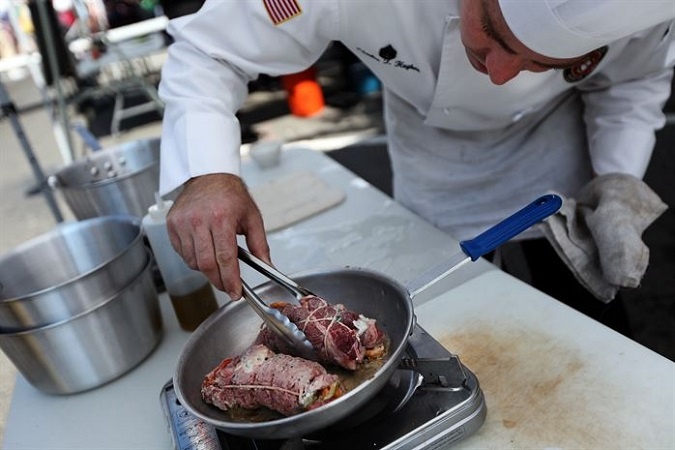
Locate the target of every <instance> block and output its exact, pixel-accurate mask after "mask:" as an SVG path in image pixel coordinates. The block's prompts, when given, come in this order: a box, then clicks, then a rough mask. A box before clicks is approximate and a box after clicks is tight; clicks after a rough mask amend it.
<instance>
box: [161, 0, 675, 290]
mask: <svg viewBox="0 0 675 450" xmlns="http://www.w3.org/2000/svg"><path fill="white" fill-rule="evenodd" d="M674 16H675V3H674V2H673V0H634V1H631V0H629V1H625V0H623V1H619V0H593V1H589V0H402V1H398V0H367V1H366V0H237V1H230V0H228V1H225V0H207V1H206V2H205V4H204V5H203V6H202V8H201V9H200V10H199V11H198V12H197V13H195V14H192V15H189V16H184V17H181V18H178V19H175V20H173V21H171V23H170V25H169V32H170V33H171V35H172V36H173V38H174V39H175V42H174V43H173V44H172V45H171V46H170V48H169V52H168V59H167V61H166V63H165V65H164V68H163V71H162V80H161V84H160V95H161V97H162V99H163V100H164V101H165V103H166V112H165V115H164V126H163V134H162V155H161V187H160V189H161V192H162V193H164V194H166V193H169V192H171V191H173V190H175V189H178V188H181V187H182V192H181V194H180V196H179V197H178V198H177V201H176V202H175V206H174V207H173V209H172V211H171V212H170V214H169V229H170V235H171V239H172V243H173V244H174V247H175V248H176V249H177V251H178V252H179V253H180V254H181V255H182V256H183V258H184V259H185V260H186V262H187V263H188V264H189V265H190V266H191V267H193V268H198V269H200V270H202V271H203V272H204V273H205V274H206V275H207V276H208V278H209V279H210V280H211V282H212V283H213V284H214V285H215V286H216V287H217V288H219V289H221V290H224V291H225V292H227V293H229V295H230V296H231V297H232V298H239V297H240V293H241V285H240V282H239V268H238V263H237V251H236V235H237V234H243V235H245V236H246V240H247V245H248V247H249V249H250V250H251V251H252V252H253V253H254V254H256V255H257V256H259V257H261V258H263V259H265V260H267V261H271V260H270V255H269V247H268V245H267V241H266V237H265V234H264V229H263V223H262V219H261V217H260V214H259V211H258V209H257V208H256V206H255V204H254V202H253V200H252V199H251V197H250V196H249V194H248V193H247V190H246V187H245V186H244V184H243V182H242V181H241V179H240V178H239V174H240V144H241V142H240V128H239V123H238V121H237V119H236V118H235V113H236V112H237V110H238V109H239V108H240V107H241V106H242V104H243V102H244V101H245V99H246V97H247V85H248V83H249V82H250V81H251V80H253V79H255V78H256V77H257V76H258V75H259V74H261V73H264V74H268V75H273V76H275V75H281V74H286V73H294V72H299V71H301V70H303V69H305V68H306V67H309V66H310V65H312V64H313V63H314V62H315V61H316V60H317V59H318V58H319V57H320V56H321V55H322V54H323V52H324V51H325V50H326V48H327V47H328V46H329V45H330V43H331V42H332V41H340V42H342V43H343V44H344V45H345V46H346V47H347V48H349V49H350V50H351V51H352V52H354V54H355V55H356V56H358V57H359V58H360V59H361V60H362V61H363V62H364V63H365V64H366V65H367V66H368V67H369V68H370V69H371V70H372V72H374V73H375V74H376V75H377V77H378V78H379V79H380V80H381V81H382V84H383V87H384V88H383V92H384V106H385V118H386V125H387V136H388V149H389V153H390V157H391V161H392V168H393V173H394V180H393V181H394V183H393V184H394V195H395V198H396V199H397V200H398V201H400V202H401V203H402V204H404V205H405V206H407V207H408V208H409V209H411V210H413V211H415V212H416V213H418V214H420V215H421V216H422V217H424V218H426V219H428V220H429V221H431V222H432V223H434V224H435V225H437V226H438V227H439V228H441V229H443V230H447V231H448V232H449V233H451V234H452V235H453V236H454V237H456V238H458V239H464V238H468V237H472V236H473V235H475V234H477V233H479V232H481V231H483V230H484V229H485V228H487V227H488V226H491V225H493V224H494V223H496V222H498V221H499V220H501V219H503V218H504V217H505V216H507V215H508V214H510V213H512V212H513V211H514V210H516V209H518V208H520V207H522V206H523V205H525V204H526V203H528V202H529V201H531V200H532V198H535V197H537V196H539V195H541V194H542V193H545V192H549V191H556V192H559V193H561V194H563V195H566V196H571V197H573V196H574V195H575V193H576V192H578V190H579V189H580V188H581V187H582V186H584V185H586V184H587V183H588V182H589V181H590V180H591V179H592V177H593V176H594V175H596V174H606V173H614V172H618V173H626V174H630V175H633V176H635V177H637V178H642V177H643V176H644V174H645V171H646V168H647V165H648V163H649V160H650V155H651V152H652V149H653V146H654V143H655V134H654V133H655V130H656V129H658V128H660V127H662V126H663V124H664V122H665V119H664V116H663V114H662V107H663V104H664V103H665V101H666V100H667V99H668V97H669V92H670V83H671V77H672V66H673V59H674V49H673V29H672V27H673V23H672V19H673V17H674ZM521 237H524V238H528V237H529V238H537V237H540V235H537V234H536V231H535V230H531V231H530V232H529V235H528V234H527V233H526V234H525V235H523V236H521Z"/></svg>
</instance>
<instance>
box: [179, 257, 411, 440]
mask: <svg viewBox="0 0 675 450" xmlns="http://www.w3.org/2000/svg"><path fill="white" fill-rule="evenodd" d="M293 278H294V279H295V280H297V281H298V282H299V283H300V284H302V285H303V286H306V287H308V288H309V289H310V290H312V291H313V292H316V293H317V294H318V295H321V296H322V297H324V298H326V299H328V300H329V301H332V302H335V303H342V304H344V305H345V306H347V307H348V308H349V309H352V310H354V311H357V312H360V313H362V314H364V315H366V316H368V317H372V318H375V319H377V321H378V323H379V325H380V326H381V327H382V328H383V329H384V331H385V332H386V333H387V335H388V337H389V339H390V346H389V351H388V357H387V361H386V362H385V363H384V365H383V366H382V367H381V368H380V369H379V370H378V371H377V372H376V373H375V374H374V375H373V377H372V378H371V379H369V380H366V381H364V382H363V383H361V384H360V385H359V386H358V387H356V388H355V389H353V390H351V391H350V392H348V393H347V394H345V395H344V396H342V397H340V398H338V399H337V400H334V401H332V402H330V403H328V404H327V405H324V406H322V407H319V408H317V409H314V410H311V411H308V412H304V413H301V414H298V415H295V416H290V417H285V418H282V419H278V420H271V421H268V422H260V423H253V422H240V421H234V420H232V419H231V418H230V417H229V416H228V415H227V414H226V413H225V412H223V411H221V410H219V409H218V408H216V407H214V406H211V405H209V404H207V403H205V402H204V401H203V400H202V397H201V384H202V380H203V379H204V376H205V375H206V374H207V373H208V372H209V371H211V370H212V369H213V368H214V367H215V366H217V365H218V364H219V363H220V362H221V361H222V360H223V359H224V358H227V357H232V356H235V355H238V354H241V353H243V352H244V350H245V349H246V348H247V347H248V346H250V345H251V344H252V343H253V341H254V340H255V337H256V335H257V333H258V330H259V328H260V324H261V321H260V319H259V318H258V316H257V315H256V314H255V312H253V309H252V308H251V307H250V306H248V305H247V304H246V303H245V302H243V301H240V302H232V303H229V304H227V305H224V306H223V307H221V309H220V310H219V311H217V312H215V313H214V314H212V315H211V316H210V317H209V318H208V319H206V321H204V323H202V325H200V326H199V328H197V330H195V332H194V333H193V334H192V336H191V337H190V339H189V340H188V342H187V343H186V344H185V346H184V347H183V351H182V352H181V355H180V358H179V360H178V365H177V367H176V372H175V374H174V379H173V382H174V388H175V390H176V394H177V396H178V398H179V400H180V402H181V404H183V405H184V406H185V407H186V408H187V409H188V410H189V411H190V412H191V413H192V414H194V415H196V416H197V417H200V418H201V419H202V420H204V421H205V422H207V423H210V424H212V425H213V426H215V427H216V428H218V429H220V430H223V431H225V432H228V433H231V434H235V435H240V436H247V437H253V438H258V439H285V438H289V437H296V436H302V435H305V434H307V433H309V432H312V431H316V430H319V429H322V428H325V427H326V426H328V425H330V424H332V423H334V422H337V421H338V420H340V419H341V418H344V417H345V416H347V415H349V414H350V413H352V412H354V411H355V410H357V409H358V408H360V407H362V406H364V405H365V404H366V402H368V401H369V400H370V399H371V398H372V397H374V396H375V394H377V393H378V392H379V391H380V390H381V389H382V388H383V387H384V386H385V384H386V383H387V382H388V381H389V378H390V377H391V376H392V374H393V373H394V371H395V370H396V369H397V367H398V364H399V360H400V358H401V356H402V354H403V352H404V350H405V348H406V342H407V339H408V337H409V335H410V334H411V333H412V330H413V326H414V314H413V310H412V301H411V300H410V297H409V295H408V291H407V290H406V289H405V288H404V287H403V286H401V285H400V284H398V283H396V282H394V281H393V280H391V279H389V278H387V277H385V276H383V275H381V274H378V273H376V272H372V271H368V270H365V269H340V270H330V271H320V272H313V273H307V274H305V275H297V276H294V277H293ZM255 291H256V292H258V294H260V296H261V298H262V299H263V300H264V301H266V302H267V303H268V304H269V303H271V302H272V301H275V300H276V301H290V302H294V301H295V299H294V298H293V297H291V296H290V295H289V294H288V292H287V291H285V290H283V288H281V287H279V286H278V285H276V284H271V283H266V284H263V285H261V286H259V287H257V288H256V289H255Z"/></svg>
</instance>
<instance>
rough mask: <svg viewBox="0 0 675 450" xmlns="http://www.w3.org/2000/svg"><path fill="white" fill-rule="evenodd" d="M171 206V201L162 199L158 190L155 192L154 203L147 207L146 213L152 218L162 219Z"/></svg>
mask: <svg viewBox="0 0 675 450" xmlns="http://www.w3.org/2000/svg"><path fill="white" fill-rule="evenodd" d="M171 206H173V201H171V200H164V199H162V196H161V195H159V192H155V204H154V205H152V206H150V207H149V208H148V214H149V215H150V217H151V218H152V219H153V220H163V219H164V218H166V215H167V213H168V212H169V210H170V209H171Z"/></svg>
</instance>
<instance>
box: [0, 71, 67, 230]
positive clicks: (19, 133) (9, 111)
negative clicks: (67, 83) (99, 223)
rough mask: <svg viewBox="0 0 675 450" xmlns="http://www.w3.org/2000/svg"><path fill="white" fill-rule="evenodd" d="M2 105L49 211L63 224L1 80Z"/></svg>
mask: <svg viewBox="0 0 675 450" xmlns="http://www.w3.org/2000/svg"><path fill="white" fill-rule="evenodd" d="M0 105H1V106H2V113H3V115H6V116H7V117H9V120H10V122H11V123H12V128H14V133H15V134H16V137H17V139H18V140H19V143H20V144H21V146H22V147H23V151H24V152H25V153H26V157H27V158H28V162H29V163H30V165H31V167H32V168H33V173H34V174H35V178H37V181H38V186H39V188H40V190H41V191H42V193H43V194H44V196H45V199H46V200H47V204H48V206H49V209H51V211H52V214H53V215H54V218H55V219H56V221H57V222H63V215H61V210H60V209H59V206H58V205H57V204H56V200H55V199H54V194H53V192H52V190H51V188H50V187H49V185H48V184H47V178H46V177H45V174H44V172H43V171H42V167H41V166H40V163H39V162H38V160H37V158H36V157H35V153H33V149H32V148H31V145H30V143H29V142H28V138H27V137H26V133H24V131H23V127H22V126H21V122H20V121H19V117H18V115H17V113H16V106H15V105H14V102H12V100H11V99H10V98H9V94H8V93H7V90H6V89H5V85H4V84H3V83H2V81H1V80H0Z"/></svg>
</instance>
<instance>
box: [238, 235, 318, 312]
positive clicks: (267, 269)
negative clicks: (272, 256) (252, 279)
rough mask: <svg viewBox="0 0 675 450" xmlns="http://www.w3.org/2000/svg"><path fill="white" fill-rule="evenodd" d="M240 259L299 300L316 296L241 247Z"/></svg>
mask: <svg viewBox="0 0 675 450" xmlns="http://www.w3.org/2000/svg"><path fill="white" fill-rule="evenodd" d="M239 259H240V260H242V261H243V262H245V263H246V264H248V265H249V266H251V267H252V268H253V269H255V270H257V271H258V272H260V273H261V274H263V275H265V276H266V277H267V278H269V279H271V280H272V281H274V282H276V283H278V284H280V285H281V286H283V287H284V288H286V289H287V290H288V291H289V292H290V293H291V294H293V295H294V296H295V297H296V298H297V299H298V300H299V299H301V298H302V297H306V296H308V295H314V293H312V292H311V291H310V290H308V289H306V288H304V287H302V286H300V285H299V284H298V283H296V282H295V281H293V280H292V279H291V278H289V277H288V276H287V275H284V274H283V273H281V272H279V271H278V270H277V269H275V268H274V267H272V266H270V265H269V264H267V263H265V262H264V261H263V260H261V259H259V258H256V257H255V256H253V255H252V254H251V253H249V252H248V250H246V249H244V248H242V247H241V246H239Z"/></svg>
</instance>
